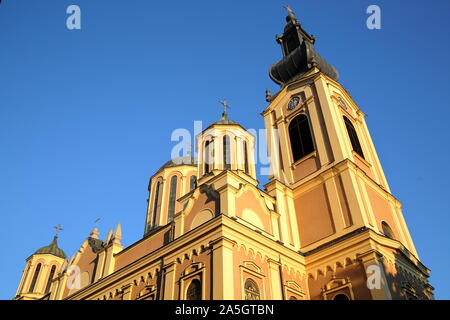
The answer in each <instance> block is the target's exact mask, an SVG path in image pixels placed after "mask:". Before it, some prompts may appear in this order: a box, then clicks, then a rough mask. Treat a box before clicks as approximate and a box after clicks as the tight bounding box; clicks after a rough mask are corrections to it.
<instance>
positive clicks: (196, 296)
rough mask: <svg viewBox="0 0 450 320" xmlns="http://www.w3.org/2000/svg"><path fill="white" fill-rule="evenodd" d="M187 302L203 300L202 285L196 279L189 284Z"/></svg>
mask: <svg viewBox="0 0 450 320" xmlns="http://www.w3.org/2000/svg"><path fill="white" fill-rule="evenodd" d="M186 300H202V284H201V283H200V280H198V279H194V280H192V282H191V283H190V284H189V287H188V288H187V292H186Z"/></svg>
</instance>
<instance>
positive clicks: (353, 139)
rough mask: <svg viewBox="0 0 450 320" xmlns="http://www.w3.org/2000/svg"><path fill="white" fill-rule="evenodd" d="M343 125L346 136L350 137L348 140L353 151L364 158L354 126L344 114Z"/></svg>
mask: <svg viewBox="0 0 450 320" xmlns="http://www.w3.org/2000/svg"><path fill="white" fill-rule="evenodd" d="M344 122H345V127H346V128H347V133H348V137H349V138H350V142H351V144H352V148H353V151H355V152H356V153H357V154H358V155H360V156H361V157H362V158H363V159H364V153H363V151H362V148H361V144H360V143H359V139H358V135H357V134H356V130H355V127H354V126H353V123H352V122H351V121H350V120H349V119H348V118H347V117H345V116H344Z"/></svg>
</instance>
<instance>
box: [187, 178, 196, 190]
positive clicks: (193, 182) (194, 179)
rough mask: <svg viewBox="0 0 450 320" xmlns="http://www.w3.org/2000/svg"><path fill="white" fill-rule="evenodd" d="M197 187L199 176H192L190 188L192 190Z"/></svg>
mask: <svg viewBox="0 0 450 320" xmlns="http://www.w3.org/2000/svg"><path fill="white" fill-rule="evenodd" d="M196 187H197V177H196V176H191V178H190V179H189V190H190V191H192V190H194V189H195V188H196Z"/></svg>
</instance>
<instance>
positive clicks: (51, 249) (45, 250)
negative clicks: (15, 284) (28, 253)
mask: <svg viewBox="0 0 450 320" xmlns="http://www.w3.org/2000/svg"><path fill="white" fill-rule="evenodd" d="M57 239H58V236H55V237H54V238H53V240H52V242H51V243H50V244H49V245H48V246H45V247H42V248H40V249H38V250H36V252H35V253H34V254H52V255H54V256H57V257H60V258H63V259H65V258H66V254H65V253H64V251H63V250H62V249H60V248H58V241H57Z"/></svg>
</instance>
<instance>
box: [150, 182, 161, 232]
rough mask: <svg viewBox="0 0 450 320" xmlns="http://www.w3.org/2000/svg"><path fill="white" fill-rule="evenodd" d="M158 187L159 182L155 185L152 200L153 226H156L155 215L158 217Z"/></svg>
mask: <svg viewBox="0 0 450 320" xmlns="http://www.w3.org/2000/svg"><path fill="white" fill-rule="evenodd" d="M160 185H161V182H159V181H158V182H157V183H156V187H155V200H154V202H153V219H152V220H153V224H152V225H153V226H156V225H157V222H156V217H157V215H158V208H159V204H158V202H159V188H160Z"/></svg>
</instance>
